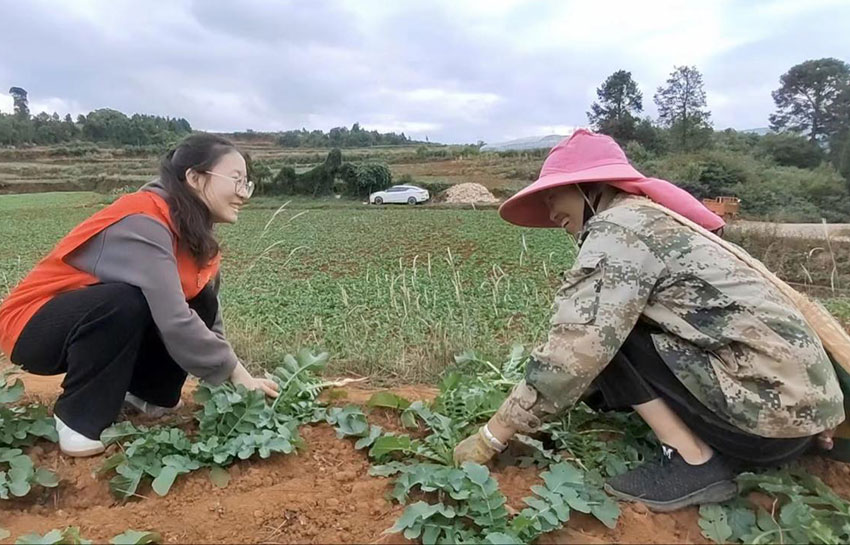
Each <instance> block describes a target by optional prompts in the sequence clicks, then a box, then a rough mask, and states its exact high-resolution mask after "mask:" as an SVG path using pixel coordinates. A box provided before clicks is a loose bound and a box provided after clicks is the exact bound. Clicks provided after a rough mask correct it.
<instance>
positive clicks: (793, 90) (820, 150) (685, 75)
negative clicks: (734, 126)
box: [587, 58, 850, 180]
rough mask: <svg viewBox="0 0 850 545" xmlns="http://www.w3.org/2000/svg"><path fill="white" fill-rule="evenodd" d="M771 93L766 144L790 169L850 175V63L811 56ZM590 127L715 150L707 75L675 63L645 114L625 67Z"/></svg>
mask: <svg viewBox="0 0 850 545" xmlns="http://www.w3.org/2000/svg"><path fill="white" fill-rule="evenodd" d="M779 83H780V85H779V87H778V88H777V89H776V90H774V91H773V93H772V97H773V101H774V104H775V106H776V111H775V112H774V113H773V114H771V115H770V118H769V123H770V129H771V130H772V131H773V132H774V134H771V135H768V136H767V137H766V138H767V144H765V145H766V146H768V147H771V148H773V149H774V151H776V153H777V154H778V155H779V156H780V158H781V159H782V160H781V161H780V163H782V161H783V160H784V161H786V162H787V166H798V167H801V168H811V167H813V166H817V165H818V164H820V163H821V161H822V160H828V161H829V162H830V163H831V164H832V165H833V166H834V167H835V168H836V169H837V170H838V171H839V172H840V173H841V174H842V175H843V176H844V178H845V179H847V180H850V65H848V64H847V63H846V62H844V61H842V60H839V59H835V58H824V59H816V60H807V61H805V62H803V63H800V64H797V65H795V66H793V67H791V69H789V70H788V71H787V72H786V73H785V74H783V75H782V76H781V77H780V78H779ZM596 95H597V100H596V101H595V102H593V104H591V106H590V111H588V112H587V117H588V120H589V121H590V123H591V125H592V126H593V127H594V129H596V130H597V131H599V132H602V133H605V134H608V135H610V136H612V137H614V138H615V139H617V140H618V141H619V142H620V143H621V144H624V145H626V146H628V145H629V143H630V142H632V143H636V144H638V145H640V147H642V148H643V149H645V150H648V151H649V152H651V153H655V154H658V153H665V152H685V153H687V152H695V151H699V150H703V149H706V148H708V147H711V145H712V142H713V140H714V139H713V138H712V133H713V130H712V122H711V111H710V110H709V109H708V105H707V103H706V94H705V88H704V83H703V77H702V74H701V73H700V71H699V70H697V68H696V67H694V66H678V67H675V69H674V70H673V72H672V73H671V74H670V77H669V78H668V79H667V81H666V82H665V84H664V85H662V86H659V87H658V88H657V90H656V92H655V94H654V96H653V100H654V102H655V104H656V106H657V109H658V118H657V119H656V120H652V119H650V118H648V117H641V114H642V112H643V94H642V93H641V91H640V89H639V88H638V85H637V83H636V82H635V81H634V79H633V78H632V74H631V72H628V71H626V70H618V71H616V72H614V73H613V74H611V75H610V76H609V77H608V78H607V79H606V80H605V81H604V82H603V83H602V85H601V86H600V87H599V88H598V89H597V90H596Z"/></svg>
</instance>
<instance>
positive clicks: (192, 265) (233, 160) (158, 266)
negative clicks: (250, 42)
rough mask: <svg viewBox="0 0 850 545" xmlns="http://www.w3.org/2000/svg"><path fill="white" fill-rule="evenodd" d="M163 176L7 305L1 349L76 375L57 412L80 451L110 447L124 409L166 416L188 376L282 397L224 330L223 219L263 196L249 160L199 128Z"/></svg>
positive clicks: (82, 231)
mask: <svg viewBox="0 0 850 545" xmlns="http://www.w3.org/2000/svg"><path fill="white" fill-rule="evenodd" d="M159 174H160V175H159V178H158V179H156V180H154V181H152V182H151V183H149V184H147V185H145V186H144V187H142V188H141V189H140V190H139V191H137V192H135V193H132V194H129V195H125V196H123V197H121V198H120V199H118V200H117V201H115V202H114V203H112V204H111V205H109V206H107V207H106V208H104V209H102V210H100V211H99V212H96V213H95V214H93V215H92V216H90V217H89V218H87V219H86V220H84V221H83V222H82V223H80V224H79V225H77V227H75V228H74V229H73V230H72V231H71V232H70V233H68V234H67V235H66V236H65V237H64V238H63V239H62V240H60V241H59V243H58V244H57V245H56V247H55V248H53V250H52V251H51V252H50V253H49V254H48V255H47V256H46V257H45V258H44V259H42V260H41V261H40V262H39V263H38V264H37V265H36V266H35V268H34V269H33V270H32V271H30V273H29V274H28V275H27V276H26V277H25V278H24V279H23V280H22V281H21V283H20V284H18V285H17V286H16V287H15V288H14V290H12V292H11V293H10V294H9V296H8V297H7V298H6V299H5V301H3V303H2V305H0V349H2V351H3V352H4V353H5V354H6V355H7V356H9V359H10V360H11V361H12V363H14V364H16V365H19V366H21V367H23V369H24V370H25V371H27V372H30V373H33V374H36V375H57V374H60V373H66V375H65V379H64V381H63V382H62V390H63V391H62V393H61V394H60V395H59V398H58V399H57V401H56V404H55V407H54V415H55V419H56V427H57V431H58V432H59V445H60V448H61V450H62V452H63V453H65V454H66V455H70V456H91V455H95V454H98V453H100V452H103V450H104V445H103V444H102V443H101V442H100V440H99V438H100V433H101V432H102V431H103V430H104V429H105V428H106V427H108V426H109V425H110V424H112V422H113V421H114V420H115V418H116V416H117V415H118V413H119V412H120V410H121V408H122V405H124V404H125V403H126V404H128V405H129V406H130V407H131V408H134V409H135V410H138V411H141V412H143V413H146V414H148V415H162V414H164V413H166V412H168V411H169V410H172V409H175V408H177V407H178V406H179V404H180V392H181V389H182V387H183V383H184V382H185V380H186V376H187V373H191V374H192V375H194V376H197V377H199V378H200V379H202V380H205V381H207V382H209V383H211V384H213V385H217V384H221V383H222V382H224V381H227V380H230V381H231V382H233V383H234V384H242V385H244V386H246V387H247V388H249V389H259V390H262V391H263V392H265V393H266V394H267V395H269V396H271V397H276V396H277V385H276V384H275V383H274V382H273V381H270V380H266V379H259V378H254V377H252V376H251V375H250V374H249V373H248V372H247V371H246V369H245V367H244V366H243V365H242V364H241V363H240V361H239V360H238V358H237V357H236V354H235V353H234V352H233V348H231V346H230V343H228V342H227V339H226V338H225V335H224V328H223V325H222V321H221V313H220V309H219V304H218V286H219V280H220V276H219V262H220V259H221V255H220V252H219V244H218V242H217V240H216V238H215V234H214V231H213V225H214V224H216V223H235V222H236V220H237V217H238V215H239V210H240V209H241V207H242V205H243V204H244V203H245V201H246V200H247V199H248V198H250V197H251V194H252V193H253V191H254V184H253V183H252V182H250V181H248V179H247V177H246V163H245V158H244V157H243V156H242V154H241V153H240V152H239V151H238V150H237V149H236V147H235V146H234V145H233V144H232V143H231V142H229V141H228V140H226V139H224V138H220V137H218V136H213V135H209V134H194V135H191V136H189V137H187V138H186V139H184V140H183V141H182V142H181V143H180V144H179V145H178V146H177V147H176V148H175V149H173V150H171V151H170V152H169V153H168V154H166V155H165V157H163V159H162V162H161V164H160V173H159Z"/></svg>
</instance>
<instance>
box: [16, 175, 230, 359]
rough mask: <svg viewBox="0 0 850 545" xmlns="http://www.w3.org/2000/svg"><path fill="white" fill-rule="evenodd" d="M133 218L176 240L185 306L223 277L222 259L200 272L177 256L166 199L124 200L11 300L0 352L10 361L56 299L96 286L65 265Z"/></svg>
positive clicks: (60, 248) (145, 194) (36, 271)
mask: <svg viewBox="0 0 850 545" xmlns="http://www.w3.org/2000/svg"><path fill="white" fill-rule="evenodd" d="M132 214H144V215H146V216H149V217H151V218H153V219H155V220H157V221H159V222H160V223H162V224H163V225H165V226H166V227H168V229H169V230H170V231H171V233H172V234H173V235H174V255H175V256H176V259H177V270H178V272H179V274H180V284H181V286H182V288H183V294H184V295H185V296H186V300H187V301H188V300H189V299H192V298H193V297H195V296H196V295H197V294H198V293H200V292H201V290H202V289H204V287H205V286H206V285H207V283H208V282H209V281H210V279H212V278H214V277H215V275H216V273H217V272H218V266H219V262H220V260H221V255H220V254H218V255H216V256H215V257H214V258H213V259H212V260H211V261H210V262H209V264H207V265H206V266H205V267H199V266H198V265H197V264H196V262H195V259H194V258H193V257H192V256H191V255H190V254H189V253H188V252H186V251H185V250H182V249H180V250H178V247H177V229H176V228H175V227H174V224H173V223H172V222H171V214H170V213H169V210H168V205H167V204H166V202H165V199H163V198H162V197H160V196H159V195H157V194H156V193H153V192H150V191H138V192H136V193H131V194H129V195H125V196H123V197H121V198H120V199H118V200H117V201H115V202H114V203H112V204H111V205H109V206H107V207H106V208H104V209H103V210H100V211H99V212H96V213H95V214H93V215H92V216H90V217H89V218H88V219H86V220H85V221H83V222H82V223H80V224H79V225H77V226H76V227H75V228H74V229H73V230H72V231H71V232H70V233H68V234H67V235H66V236H65V238H63V239H62V240H60V241H59V244H57V245H56V247H55V248H53V250H52V251H51V252H50V253H49V254H47V257H45V258H44V259H42V260H41V261H40V262H39V263H38V264H37V265H36V266H35V268H33V270H32V271H30V273H29V274H28V275H27V276H26V278H24V279H23V280H22V281H21V282H20V283H19V284H18V285H17V286H16V287H15V289H13V290H12V292H11V293H10V294H9V297H7V298H6V300H5V301H3V304H2V305H0V350H2V351H3V352H5V353H6V355H7V356H9V357H10V358H11V356H12V349H13V348H14V347H15V343H16V342H17V340H18V337H20V335H21V332H22V331H23V329H24V327H25V326H26V325H27V322H29V320H30V318H32V316H33V315H34V314H35V313H36V312H37V311H38V309H40V308H41V307H42V306H44V305H45V304H46V303H47V302H48V301H50V299H52V298H53V297H54V296H56V295H58V294H60V293H65V292H68V291H72V290H76V289H80V288H83V287H85V286H91V285H92V284H97V283H98V282H99V280H98V278H97V277H95V276H93V275H91V274H89V273H87V272H83V271H81V270H79V269H75V268H74V267H72V266H71V265H68V264H67V263H65V261H64V259H65V257H66V256H68V255H69V254H70V253H71V252H73V251H74V250H76V249H77V248H79V247H80V246H82V245H83V244H85V243H86V242H88V240H89V239H91V238H92V237H93V236H95V235H97V234H98V233H100V232H101V231H103V230H104V229H106V228H107V227H109V226H110V225H112V224H114V223H116V222H118V221H120V220H122V219H123V218H125V217H127V216H130V215H132Z"/></svg>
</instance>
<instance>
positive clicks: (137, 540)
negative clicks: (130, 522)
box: [110, 530, 162, 545]
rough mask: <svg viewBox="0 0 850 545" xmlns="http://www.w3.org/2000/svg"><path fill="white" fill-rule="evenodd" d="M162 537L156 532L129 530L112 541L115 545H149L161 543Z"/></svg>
mask: <svg viewBox="0 0 850 545" xmlns="http://www.w3.org/2000/svg"><path fill="white" fill-rule="evenodd" d="M161 542H162V536H161V535H159V534H158V533H156V532H139V531H137V530H127V531H126V532H124V533H123V534H118V535H117V536H115V537H113V538H112V539H111V540H110V543H112V544H113V545H148V544H149V543H161Z"/></svg>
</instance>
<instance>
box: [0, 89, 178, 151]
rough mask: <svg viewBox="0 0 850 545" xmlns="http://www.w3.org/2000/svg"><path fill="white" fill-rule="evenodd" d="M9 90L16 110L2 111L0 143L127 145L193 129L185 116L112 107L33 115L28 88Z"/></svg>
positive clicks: (167, 138)
mask: <svg viewBox="0 0 850 545" xmlns="http://www.w3.org/2000/svg"><path fill="white" fill-rule="evenodd" d="M9 94H10V95H12V100H13V104H14V111H13V113H11V114H4V113H0V145H5V146H19V145H24V144H35V145H50V144H61V143H66V142H74V141H86V142H94V143H98V144H110V145H124V146H149V145H165V144H168V143H171V142H173V141H175V140H178V139H179V138H181V137H182V136H185V135H186V134H189V133H190V132H192V126H191V125H190V124H189V122H188V121H186V120H185V119H183V118H182V117H181V118H171V117H160V116H156V115H144V114H134V115H132V116H127V115H125V114H123V113H121V112H119V111H117V110H112V109H109V108H101V109H98V110H94V111H92V112H90V113H89V114H88V115H83V114H80V115H78V116H77V118H76V120H74V119H72V118H71V115H70V114H66V115H65V117H64V118H63V117H60V116H59V114H57V113H55V112H54V113H53V115H50V114H48V113H47V112H41V113H39V114H37V115H34V116H33V115H30V110H29V101H28V98H27V91H26V90H25V89H23V88H21V87H12V88H11V89H9Z"/></svg>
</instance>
